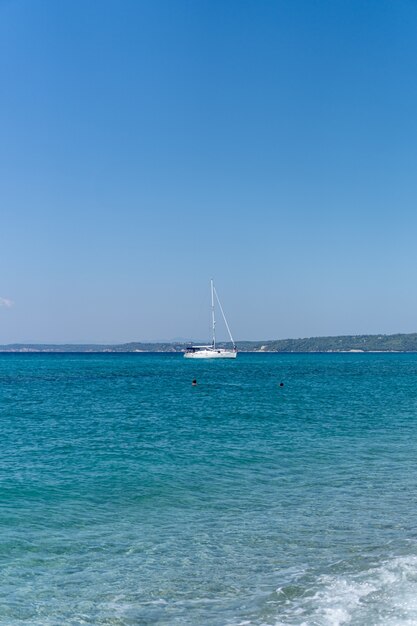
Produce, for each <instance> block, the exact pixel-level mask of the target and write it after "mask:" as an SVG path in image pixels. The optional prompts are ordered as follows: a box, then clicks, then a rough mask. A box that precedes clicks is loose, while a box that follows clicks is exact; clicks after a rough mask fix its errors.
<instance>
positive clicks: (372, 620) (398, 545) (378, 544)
mask: <svg viewBox="0 0 417 626" xmlns="http://www.w3.org/2000/svg"><path fill="white" fill-rule="evenodd" d="M193 378H197V380H198V385H197V387H192V386H191V381H192V379H193ZM281 381H283V382H284V387H280V386H279V383H280V382H281ZM0 426H1V430H0V433H1V436H0V537H1V541H0V624H2V625H3V624H4V625H7V626H16V625H18V624H19V625H22V624H29V625H31V626H32V625H34V626H35V625H42V626H49V625H54V626H55V625H56V626H58V625H59V626H62V625H65V626H67V625H75V624H95V625H97V626H99V625H110V624H111V625H125V624H126V625H138V624H140V625H142V624H143V625H148V624H149V625H151V624H153V625H154V624H155V625H157V624H160V625H170V626H171V625H172V626H175V625H179V624H181V625H190V626H223V625H224V626H238V625H244V624H245V625H257V626H260V625H263V626H265V625H268V626H278V625H283V624H285V625H290V624H296V625H298V626H301V625H323V626H324V625H329V626H330V625H331V626H337V625H339V624H350V625H353V626H356V625H366V626H371V625H374V624H375V625H377V624H378V625H381V626H382V625H384V626H385V625H405V624H407V625H410V624H417V355H402V354H324V355H296V354H292V355H268V354H265V355H263V354H255V355H245V354H240V355H239V356H238V358H237V360H236V361H235V362H230V361H223V362H222V361H213V362H210V361H192V360H187V359H183V358H182V356H181V355H172V356H170V355H147V354H130V355H116V354H103V355H94V354H88V355H53V354H47V355H34V354H29V355H22V354H15V355H0Z"/></svg>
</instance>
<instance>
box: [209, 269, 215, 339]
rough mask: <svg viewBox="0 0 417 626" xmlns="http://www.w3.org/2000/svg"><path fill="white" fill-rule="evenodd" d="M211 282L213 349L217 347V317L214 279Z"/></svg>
mask: <svg viewBox="0 0 417 626" xmlns="http://www.w3.org/2000/svg"><path fill="white" fill-rule="evenodd" d="M210 284H211V319H212V323H213V349H214V350H215V349H216V319H215V317H214V285H213V279H211V281H210Z"/></svg>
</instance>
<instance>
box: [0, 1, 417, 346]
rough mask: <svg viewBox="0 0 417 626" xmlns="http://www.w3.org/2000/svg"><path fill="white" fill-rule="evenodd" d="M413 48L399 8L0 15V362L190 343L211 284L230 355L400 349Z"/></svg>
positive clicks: (201, 325) (416, 66)
mask: <svg viewBox="0 0 417 626" xmlns="http://www.w3.org/2000/svg"><path fill="white" fill-rule="evenodd" d="M416 35H417V5H416V3H415V2H414V1H411V0H410V1H407V0H397V1H396V2H393V1H392V0H390V1H386V0H351V1H347V0H331V1H330V0H329V1H324V0H287V1H280V0H275V1H272V0H252V1H250V2H249V1H247V0H239V1H237V0H229V1H225V0H222V1H217V0H193V1H191V0H190V1H185V0H178V1H173V0H147V1H139V0H138V1H129V0H125V1H124V2H117V1H108V0H100V1H98V0H97V1H96V0H90V1H89V2H85V1H84V0H62V2H56V1H55V0H35V1H33V0H0V215H1V222H0V223H1V230H0V238H1V239H0V241H1V245H0V263H1V268H2V272H1V279H0V343H9V342H16V341H39V342H102V341H105V342H119V341H120V342H122V341H130V340H152V339H170V338H176V337H183V338H195V339H197V338H200V339H203V338H206V337H207V336H208V333H209V327H210V317H209V280H210V278H211V277H214V279H215V281H216V285H217V289H218V292H219V295H220V297H221V299H222V302H223V305H224V308H225V310H226V314H227V316H228V319H229V323H230V325H231V328H232V331H233V333H234V335H235V337H236V339H269V338H270V339H272V338H285V337H305V336H313V335H334V334H359V333H392V332H415V331H417V288H416V285H415V283H416V281H415V276H416V266H417V246H416V243H415V240H416V232H417V210H416V209H417V202H416V200H417V177H416V174H415V169H416V163H417V116H416V111H417V81H416V76H417V36H416ZM219 327H220V324H219ZM219 335H220V338H221V336H222V332H221V331H220V328H219ZM224 336H225V334H224Z"/></svg>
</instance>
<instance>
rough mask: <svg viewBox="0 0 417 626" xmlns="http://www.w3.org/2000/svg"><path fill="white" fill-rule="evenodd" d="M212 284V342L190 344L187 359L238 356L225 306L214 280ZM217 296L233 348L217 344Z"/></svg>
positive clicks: (231, 357)
mask: <svg viewBox="0 0 417 626" xmlns="http://www.w3.org/2000/svg"><path fill="white" fill-rule="evenodd" d="M210 284H211V318H212V332H213V340H212V343H211V345H209V346H190V347H189V348H187V350H186V351H185V352H184V357H185V358H186V359H235V358H236V356H237V348H236V344H235V342H234V340H233V337H232V333H231V332H230V328H229V324H228V323H227V320H226V316H225V314H224V311H223V307H222V305H221V303H220V300H219V296H218V295H217V291H216V288H215V286H214V284H213V281H212V280H211V281H210ZM215 297H216V301H217V304H218V305H219V309H220V311H221V314H222V316H223V319H224V323H225V324H226V328H227V332H228V333H229V337H230V341H231V342H232V346H233V348H232V349H228V348H219V347H217V346H216V316H215V310H214V298H215Z"/></svg>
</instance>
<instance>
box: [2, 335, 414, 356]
mask: <svg viewBox="0 0 417 626" xmlns="http://www.w3.org/2000/svg"><path fill="white" fill-rule="evenodd" d="M188 345H190V343H185V342H140V341H134V342H129V343H123V344H68V343H65V344H64V343H63V344H47V343H39V344H37V343H36V344H35V343H10V344H4V345H0V353H2V354H6V353H24V354H39V353H48V354H51V353H52V354H59V353H77V354H84V353H85V354H105V353H111V354H116V353H130V354H134V353H137V354H141V353H148V354H149V353H154V354H157V353H161V354H162V353H164V354H178V353H182V352H184V350H185V349H186V347H187V346H188ZM218 345H219V347H227V346H228V345H229V344H228V343H227V342H223V343H219V344H218ZM236 345H237V349H238V351H239V352H243V353H260V354H268V353H280V354H291V353H305V354H308V353H314V354H332V353H333V354H334V353H344V354H346V353H357V354H363V353H412V352H417V333H409V334H401V333H398V334H394V335H338V336H334V337H307V338H303V339H277V340H265V341H238V342H237V344H236Z"/></svg>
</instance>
